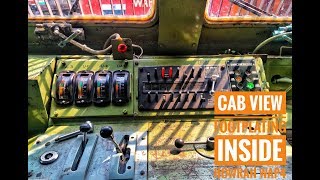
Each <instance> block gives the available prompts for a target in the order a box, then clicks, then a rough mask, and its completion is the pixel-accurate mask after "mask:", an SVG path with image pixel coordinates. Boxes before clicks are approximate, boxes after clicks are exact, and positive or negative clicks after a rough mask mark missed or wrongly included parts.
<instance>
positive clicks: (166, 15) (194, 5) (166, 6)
mask: <svg viewBox="0 0 320 180" xmlns="http://www.w3.org/2000/svg"><path fill="white" fill-rule="evenodd" d="M205 5H206V1H205V0H184V1H180V0H161V1H160V2H159V6H160V7H162V8H159V39H158V44H159V51H160V52H163V53H166V54H168V53H170V54H195V53H196V52H197V47H198V42H199V38H200V34H201V29H202V25H203V19H204V15H203V12H204V9H205Z"/></svg>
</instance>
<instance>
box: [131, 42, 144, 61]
mask: <svg viewBox="0 0 320 180" xmlns="http://www.w3.org/2000/svg"><path fill="white" fill-rule="evenodd" d="M132 47H137V48H140V51H141V52H140V55H139V56H137V55H135V57H136V58H138V59H140V57H141V56H142V54H143V49H142V47H141V46H139V45H136V44H132Z"/></svg>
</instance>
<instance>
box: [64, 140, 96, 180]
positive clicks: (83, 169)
mask: <svg viewBox="0 0 320 180" xmlns="http://www.w3.org/2000/svg"><path fill="white" fill-rule="evenodd" d="M82 136H83V135H79V136H78V137H77V139H76V142H75V144H74V146H73V147H72V149H71V150H70V153H69V155H68V157H67V160H66V163H65V165H64V167H63V174H62V175H61V179H62V180H72V179H85V176H86V173H87V170H88V168H89V163H90V161H91V157H92V155H93V152H94V149H95V146H96V144H97V140H98V136H97V135H96V134H92V135H88V136H87V137H88V142H87V144H86V147H85V149H84V151H83V152H82V154H81V153H79V151H81V150H82V147H81V145H82ZM79 155H80V157H79ZM78 158H81V159H80V160H78ZM75 161H78V163H79V164H78V165H77V166H78V167H77V169H76V170H75V171H73V170H72V167H73V166H74V164H75V163H77V162H75Z"/></svg>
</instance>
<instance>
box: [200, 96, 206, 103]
mask: <svg viewBox="0 0 320 180" xmlns="http://www.w3.org/2000/svg"><path fill="white" fill-rule="evenodd" d="M205 101H206V98H204V97H203V94H201V95H200V104H201V103H203V102H205Z"/></svg>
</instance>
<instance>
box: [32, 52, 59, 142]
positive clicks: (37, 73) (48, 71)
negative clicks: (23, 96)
mask: <svg viewBox="0 0 320 180" xmlns="http://www.w3.org/2000/svg"><path fill="white" fill-rule="evenodd" d="M54 66H55V58H54V57H52V56H29V57H28V132H29V136H32V135H33V134H36V133H39V132H44V131H45V130H46V128H47V125H48V109H49V105H50V91H51V82H52V77H53V71H54Z"/></svg>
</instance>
